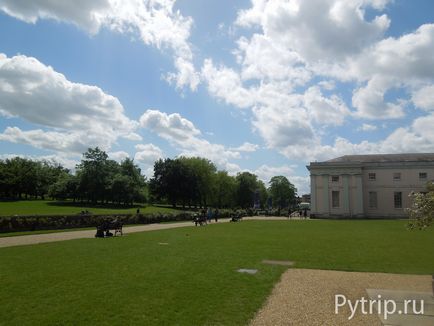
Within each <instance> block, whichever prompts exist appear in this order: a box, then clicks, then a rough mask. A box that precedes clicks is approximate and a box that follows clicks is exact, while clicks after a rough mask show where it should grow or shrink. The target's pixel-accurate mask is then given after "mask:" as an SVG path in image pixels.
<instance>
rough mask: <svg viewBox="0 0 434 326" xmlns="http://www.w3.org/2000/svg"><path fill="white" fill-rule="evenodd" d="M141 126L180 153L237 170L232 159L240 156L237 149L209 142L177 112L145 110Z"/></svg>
mask: <svg viewBox="0 0 434 326" xmlns="http://www.w3.org/2000/svg"><path fill="white" fill-rule="evenodd" d="M140 125H141V126H142V127H143V128H147V129H148V130H150V131H152V132H155V133H156V134H157V135H158V136H160V137H161V138H164V139H166V140H167V141H169V143H170V144H171V145H172V146H173V147H175V148H176V149H177V150H178V151H179V152H180V155H183V156H201V157H205V158H208V159H209V160H211V161H213V162H214V163H216V164H217V166H218V167H219V168H221V169H226V170H228V171H235V170H237V171H239V166H238V165H236V164H235V163H233V162H230V160H232V159H239V158H241V154H240V152H239V151H236V150H233V149H227V148H226V147H225V146H224V145H221V144H214V143H210V142H209V141H207V140H206V139H204V138H203V137H202V133H201V132H200V130H198V129H197V128H196V127H195V126H194V124H193V123H192V122H191V121H190V120H188V119H186V118H183V117H182V116H181V115H180V114H178V113H172V114H167V113H165V112H161V111H157V110H147V111H145V113H143V115H142V116H141V117H140Z"/></svg>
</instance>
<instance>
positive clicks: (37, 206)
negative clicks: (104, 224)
mask: <svg viewBox="0 0 434 326" xmlns="http://www.w3.org/2000/svg"><path fill="white" fill-rule="evenodd" d="M137 208H139V209H140V213H142V214H145V213H176V212H179V210H175V209H172V208H169V207H160V206H141V205H135V206H134V207H126V208H125V207H122V206H119V207H116V206H112V205H108V206H104V205H91V204H86V203H74V202H72V201H64V202H62V201H60V202H59V201H52V200H17V201H4V202H0V216H11V215H62V214H64V215H74V214H79V213H80V212H81V211H84V210H88V211H89V212H91V213H93V214H135V213H136V210H137Z"/></svg>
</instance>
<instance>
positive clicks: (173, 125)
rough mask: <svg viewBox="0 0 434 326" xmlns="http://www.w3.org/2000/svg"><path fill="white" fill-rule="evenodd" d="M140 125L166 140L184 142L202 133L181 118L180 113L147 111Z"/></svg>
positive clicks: (141, 118) (188, 121)
mask: <svg viewBox="0 0 434 326" xmlns="http://www.w3.org/2000/svg"><path fill="white" fill-rule="evenodd" d="M140 125H141V126H142V127H143V128H147V129H150V130H152V131H154V132H156V133H157V134H158V135H159V136H160V137H162V138H165V139H166V140H176V141H184V140H188V139H191V138H193V137H195V136H197V135H199V134H200V133H201V132H200V131H199V130H198V129H197V128H196V127H195V126H194V124H193V123H192V122H191V121H190V120H187V119H185V118H183V117H181V115H180V114H179V113H172V114H167V113H165V112H161V111H158V110H147V111H146V112H145V113H143V115H142V116H141V117H140Z"/></svg>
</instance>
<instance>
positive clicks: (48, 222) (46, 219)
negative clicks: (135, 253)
mask: <svg viewBox="0 0 434 326" xmlns="http://www.w3.org/2000/svg"><path fill="white" fill-rule="evenodd" d="M191 219H192V215H191V214H190V213H178V214H137V215H136V214H117V215H50V216H5V217H0V233H4V232H18V231H36V230H59V229H72V228H86V227H96V226H97V225H100V224H101V223H102V222H103V221H114V220H117V221H119V222H121V223H122V224H124V225H125V224H150V223H161V222H170V221H189V220H191Z"/></svg>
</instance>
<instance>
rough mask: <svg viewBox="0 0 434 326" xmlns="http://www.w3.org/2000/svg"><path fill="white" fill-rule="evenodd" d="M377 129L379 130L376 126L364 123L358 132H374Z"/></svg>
mask: <svg viewBox="0 0 434 326" xmlns="http://www.w3.org/2000/svg"><path fill="white" fill-rule="evenodd" d="M377 129H378V128H377V126H376V125H371V124H369V123H364V124H362V125H361V126H360V127H359V128H357V130H359V131H374V130H377Z"/></svg>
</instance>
